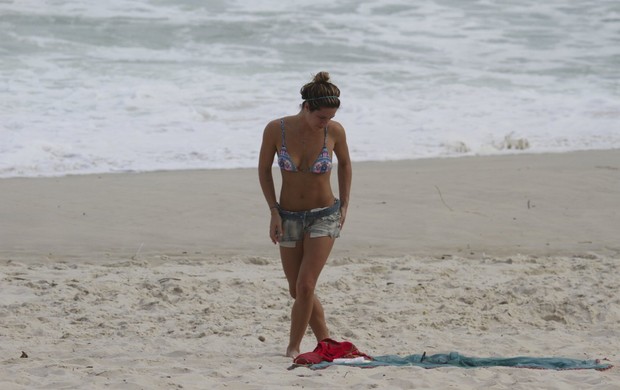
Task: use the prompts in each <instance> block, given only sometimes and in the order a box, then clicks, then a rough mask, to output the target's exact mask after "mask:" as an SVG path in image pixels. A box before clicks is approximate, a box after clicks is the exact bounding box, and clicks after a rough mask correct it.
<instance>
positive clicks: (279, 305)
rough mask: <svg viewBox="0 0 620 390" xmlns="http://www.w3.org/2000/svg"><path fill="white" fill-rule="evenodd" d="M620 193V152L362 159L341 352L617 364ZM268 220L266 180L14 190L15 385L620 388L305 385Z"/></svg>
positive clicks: (332, 276)
mask: <svg viewBox="0 0 620 390" xmlns="http://www.w3.org/2000/svg"><path fill="white" fill-rule="evenodd" d="M274 177H276V178H278V172H277V171H276V170H275V169H274ZM332 179H333V181H334V188H337V186H336V182H337V180H336V179H337V178H336V177H335V175H333V177H332ZM619 194H620V150H607V151H581V152H568V153H557V154H515V155H503V156H484V157H461V158H443V159H436V158H435V159H420V160H406V161H385V162H359V163H354V165H353V186H352V191H351V203H350V207H349V210H348V215H347V221H346V224H345V226H344V229H343V231H342V234H341V237H340V238H339V239H338V241H337V242H336V246H335V247H334V250H333V251H332V255H331V256H330V259H329V261H328V264H327V266H326V268H325V269H324V271H323V273H322V275H321V279H320V280H319V283H318V286H317V293H318V295H319V296H320V298H321V300H322V302H323V305H324V307H325V311H326V315H327V322H328V326H329V327H330V331H331V333H332V337H333V338H334V339H337V340H349V341H351V342H353V343H354V344H355V345H356V346H357V347H358V348H359V349H360V350H362V351H363V352H365V353H367V354H369V355H386V354H398V355H408V354H414V353H422V352H426V353H427V354H433V353H444V352H450V351H457V352H459V353H462V354H464V355H469V356H480V357H487V356H498V357H500V356H501V357H511V356H542V357H568V358H576V359H605V358H607V359H609V361H610V362H611V363H612V364H614V365H616V366H617V365H618V364H619V360H620V357H619V353H618V350H619V347H620V342H619V341H618V340H619V339H620V337H619V336H620V334H619V333H620V332H619V330H618V329H620V328H619V324H620V305H619V304H620V298H619V297H620V276H618V275H619V274H620V272H619V268H620V240H618V232H620V211H619V210H620V196H619ZM268 218H269V212H268V208H267V205H266V203H265V201H264V198H263V196H262V193H261V191H260V187H259V184H258V178H257V172H256V169H221V170H218V169H214V170H183V171H161V172H148V173H117V174H100V175H77V176H64V177H45V178H7V179H0V281H1V283H0V321H1V322H0V351H1V353H2V355H1V356H2V357H1V359H2V364H1V366H0V388H11V389H32V388H54V389H58V388H66V389H70V388H123V389H171V388H183V389H202V388H212V389H220V388H221V389H223V388H227V389H264V388H270V389H276V388H282V389H284V388H291V387H300V388H301V387H303V388H326V387H330V388H342V389H346V388H352V387H355V388H380V389H383V388H393V389H410V388H425V389H428V388H459V389H478V388H493V389H532V388H535V389H589V388H591V389H594V388H596V389H617V386H618V383H620V374H619V371H618V369H617V367H615V368H612V369H611V370H607V371H603V372H599V371H595V370H578V371H550V370H531V369H516V368H485V369H463V368H438V369H431V370H426V369H422V368H417V367H380V368H373V369H359V368H354V367H330V368H327V369H325V370H320V371H312V370H309V369H307V368H303V367H302V368H296V369H294V370H287V368H288V367H289V366H290V365H291V359H290V358H287V357H285V356H284V350H285V347H286V343H287V340H288V326H289V314H290V306H291V304H292V300H291V299H290V298H289V297H288V291H287V286H286V280H285V278H284V275H283V273H282V270H281V266H280V264H279V255H278V250H277V247H275V246H274V245H273V244H271V242H270V240H269V238H268V234H267V233H268V223H269V219H268ZM315 345H316V341H315V340H313V337H312V335H311V334H309V333H308V335H307V336H306V338H305V339H304V343H303V345H302V347H303V349H304V351H310V350H312V349H313V348H314V347H315ZM25 355H27V357H25ZM22 356H24V357H22Z"/></svg>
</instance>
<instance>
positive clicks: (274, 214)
mask: <svg viewBox="0 0 620 390" xmlns="http://www.w3.org/2000/svg"><path fill="white" fill-rule="evenodd" d="M277 130H278V129H277V126H276V127H275V131H274V122H271V123H269V124H268V125H267V127H265V131H264V132H263V142H262V144H261V148H260V153H259V157H258V181H259V182H260V188H261V190H262V191H263V195H264V196H265V200H266V201H267V206H268V207H269V211H270V213H271V222H270V224H269V237H270V238H271V241H272V242H273V243H274V244H275V243H277V242H278V241H279V240H280V236H281V234H282V219H281V218H280V214H279V212H278V201H277V199H276V189H275V184H274V181H273V174H272V166H273V157H274V156H275V154H276V152H277V148H276V136H277V134H278V132H277Z"/></svg>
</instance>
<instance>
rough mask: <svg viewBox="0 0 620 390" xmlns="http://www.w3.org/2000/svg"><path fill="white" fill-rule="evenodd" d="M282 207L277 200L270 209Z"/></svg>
mask: <svg viewBox="0 0 620 390" xmlns="http://www.w3.org/2000/svg"><path fill="white" fill-rule="evenodd" d="M277 208H280V204H279V203H278V202H276V203H275V204H274V205H273V206H271V207H269V210H273V209H277Z"/></svg>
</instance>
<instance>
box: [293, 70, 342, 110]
mask: <svg viewBox="0 0 620 390" xmlns="http://www.w3.org/2000/svg"><path fill="white" fill-rule="evenodd" d="M299 92H300V93H301V98H302V99H303V100H304V101H303V103H302V104H301V105H302V107H303V105H304V104H307V105H308V108H309V109H310V111H316V110H319V109H321V108H339V107H340V89H338V87H336V86H335V85H334V84H332V83H331V82H330V81H329V73H327V72H319V73H317V74H316V75H315V76H314V78H313V79H312V81H311V82H309V83H308V84H306V85H304V86H303V87H301V90H300V91H299Z"/></svg>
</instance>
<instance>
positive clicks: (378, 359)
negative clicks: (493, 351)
mask: <svg viewBox="0 0 620 390" xmlns="http://www.w3.org/2000/svg"><path fill="white" fill-rule="evenodd" d="M334 365H340V366H352V367H366V368H370V367H382V366H401V367H403V366H418V367H424V368H438V367H462V368H474V367H516V368H534V369H543V370H585V369H594V370H599V371H603V370H608V369H610V368H612V367H613V366H612V365H611V364H610V363H602V362H601V361H600V360H598V359H597V360H578V359H568V358H559V357H527V356H519V357H510V358H502V357H485V358H479V357H470V356H464V355H461V354H460V353H458V352H450V353H440V354H435V355H426V353H423V354H422V355H409V356H398V355H382V356H373V360H370V361H365V362H355V363H333V362H327V361H323V362H321V363H318V364H312V365H310V366H307V367H308V368H310V369H312V370H319V369H323V368H327V367H329V366H334Z"/></svg>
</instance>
